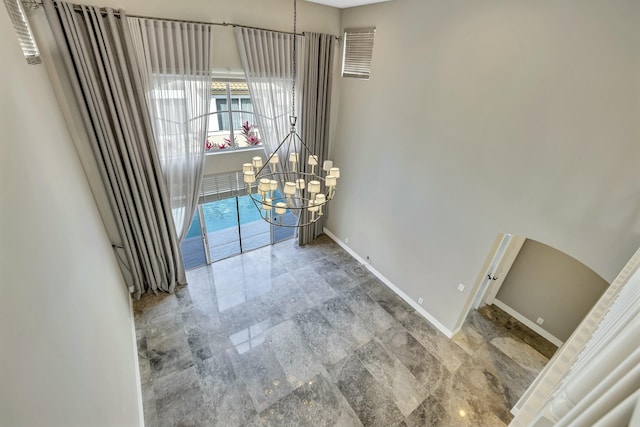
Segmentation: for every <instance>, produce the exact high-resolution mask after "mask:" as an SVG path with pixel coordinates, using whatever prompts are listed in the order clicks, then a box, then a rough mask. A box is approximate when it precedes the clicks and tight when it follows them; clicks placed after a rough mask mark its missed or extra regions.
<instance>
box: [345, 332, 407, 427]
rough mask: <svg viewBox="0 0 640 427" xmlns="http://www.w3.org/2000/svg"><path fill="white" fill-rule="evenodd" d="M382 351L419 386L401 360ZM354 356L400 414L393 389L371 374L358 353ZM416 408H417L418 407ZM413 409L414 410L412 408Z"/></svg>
mask: <svg viewBox="0 0 640 427" xmlns="http://www.w3.org/2000/svg"><path fill="white" fill-rule="evenodd" d="M373 339H374V338H372V340H373ZM378 344H380V343H379V342H378ZM383 350H384V351H386V352H387V355H388V356H390V358H391V360H392V361H393V362H396V361H397V362H400V365H401V366H402V367H404V369H405V370H406V371H407V373H408V374H409V375H411V377H412V378H413V379H414V380H415V382H416V383H417V384H419V383H420V381H419V380H418V379H417V378H416V377H415V376H414V375H413V373H412V372H411V371H409V369H408V368H407V367H406V366H405V365H404V363H402V361H401V360H399V359H398V358H397V357H395V355H394V354H389V352H388V351H387V349H386V348H384V347H383ZM354 356H355V357H356V358H357V359H358V361H359V362H360V364H361V365H362V367H363V368H364V369H365V370H366V371H367V372H368V373H369V375H371V377H372V378H373V379H374V381H375V382H376V384H378V386H379V387H380V388H381V389H382V390H383V391H384V392H385V394H386V397H387V399H388V400H389V401H390V402H392V403H393V404H394V405H395V407H396V409H397V410H398V411H399V412H400V413H401V414H402V410H401V409H400V407H399V406H398V403H397V402H396V399H395V397H394V395H393V388H392V387H391V386H390V385H389V384H387V382H386V381H385V382H383V381H381V380H380V379H379V378H378V376H377V375H376V373H374V372H372V371H371V369H369V367H368V366H367V363H366V362H365V360H363V359H362V357H360V355H359V354H358V352H354ZM418 406H419V405H418ZM414 409H415V408H414ZM408 415H410V414H408ZM408 415H407V416H408ZM402 416H403V417H404V416H405V415H404V414H402Z"/></svg>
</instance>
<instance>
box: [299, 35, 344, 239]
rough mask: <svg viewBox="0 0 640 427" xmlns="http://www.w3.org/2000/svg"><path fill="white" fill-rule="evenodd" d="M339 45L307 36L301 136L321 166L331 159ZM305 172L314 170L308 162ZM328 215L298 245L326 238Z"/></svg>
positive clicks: (303, 234) (302, 234) (305, 229)
mask: <svg viewBox="0 0 640 427" xmlns="http://www.w3.org/2000/svg"><path fill="white" fill-rule="evenodd" d="M334 46H335V42H334V40H333V37H332V36H331V35H328V34H319V33H305V48H306V55H305V57H304V60H303V67H302V71H303V74H302V81H303V84H302V96H301V100H300V103H301V104H302V115H301V124H300V136H301V137H302V140H303V141H304V142H305V144H307V146H308V147H309V149H310V150H311V151H312V152H313V153H314V154H316V155H318V157H319V162H318V164H319V165H322V163H323V162H324V160H326V159H327V154H328V149H329V123H330V120H329V119H330V114H331V113H330V106H331V85H332V81H333V57H334ZM303 170H304V172H311V167H310V166H309V165H308V164H307V163H306V162H304V163H303ZM328 207H329V205H326V206H325V209H324V211H325V212H324V215H323V216H322V217H321V218H320V219H319V220H318V221H316V222H315V223H313V224H310V225H308V226H305V227H302V228H300V230H299V232H298V244H299V245H305V244H307V243H309V242H310V241H312V240H313V239H315V238H316V237H317V236H318V235H320V234H322V232H323V229H324V218H326V215H327V212H328ZM308 215H309V212H302V216H303V217H302V221H303V222H306V220H307V217H308Z"/></svg>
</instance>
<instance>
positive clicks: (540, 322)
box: [536, 317, 544, 325]
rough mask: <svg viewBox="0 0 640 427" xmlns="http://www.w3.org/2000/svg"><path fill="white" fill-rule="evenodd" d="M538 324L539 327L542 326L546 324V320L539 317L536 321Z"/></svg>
mask: <svg viewBox="0 0 640 427" xmlns="http://www.w3.org/2000/svg"><path fill="white" fill-rule="evenodd" d="M536 323H537V324H538V325H542V324H543V323H544V319H543V318H542V317H538V320H536Z"/></svg>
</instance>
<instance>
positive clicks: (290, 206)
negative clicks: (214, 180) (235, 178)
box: [242, 0, 340, 227]
mask: <svg viewBox="0 0 640 427" xmlns="http://www.w3.org/2000/svg"><path fill="white" fill-rule="evenodd" d="M296 31H297V4H296V0H294V1H293V48H292V50H293V52H292V57H291V63H292V67H291V68H292V70H293V86H292V93H291V97H292V99H291V116H289V123H290V131H289V134H288V135H287V136H286V137H285V138H284V139H283V140H282V142H280V145H278V147H277V148H276V149H275V151H274V152H273V153H271V155H269V156H268V158H267V160H266V161H265V162H263V160H262V157H259V156H256V157H254V158H253V161H252V163H245V164H244V165H242V172H243V176H244V182H245V184H246V187H247V194H249V196H251V200H252V201H253V203H254V205H255V206H256V208H257V209H258V211H259V212H260V216H261V217H262V219H264V220H265V221H267V222H269V223H270V224H273V225H278V226H281V227H304V226H306V225H310V224H313V223H315V222H317V221H318V220H319V219H320V218H321V217H322V216H323V215H324V213H325V206H326V204H327V203H329V201H331V200H332V199H333V196H334V195H335V192H336V186H337V183H338V178H340V169H339V168H337V167H334V165H333V162H332V161H331V160H323V161H322V164H320V160H321V159H320V158H319V156H318V155H317V153H313V152H312V151H311V150H310V149H309V147H308V146H307V144H306V143H305V142H304V141H303V140H302V138H301V137H300V135H298V133H297V132H296V122H297V119H298V118H297V117H296V115H295V111H296V107H295V105H296V41H297V39H296V38H297V34H296ZM287 212H292V213H293V214H294V215H295V216H296V217H297V221H296V222H295V224H289V223H283V221H282V220H283V217H284V216H285V215H286V214H287ZM305 212H308V214H305Z"/></svg>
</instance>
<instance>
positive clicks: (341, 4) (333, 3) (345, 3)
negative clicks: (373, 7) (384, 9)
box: [307, 0, 391, 9]
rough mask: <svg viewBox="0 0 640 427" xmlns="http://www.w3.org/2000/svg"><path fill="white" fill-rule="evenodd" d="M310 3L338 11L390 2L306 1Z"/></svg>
mask: <svg viewBox="0 0 640 427" xmlns="http://www.w3.org/2000/svg"><path fill="white" fill-rule="evenodd" d="M307 1H310V2H312V3H320V4H324V5H327V6H333V7H337V8H340V9H346V8H348V7H354V6H363V5H365V4H373V3H382V2H383V1H391V0H307Z"/></svg>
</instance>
